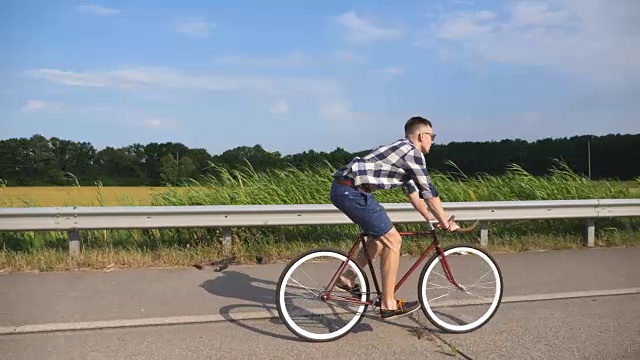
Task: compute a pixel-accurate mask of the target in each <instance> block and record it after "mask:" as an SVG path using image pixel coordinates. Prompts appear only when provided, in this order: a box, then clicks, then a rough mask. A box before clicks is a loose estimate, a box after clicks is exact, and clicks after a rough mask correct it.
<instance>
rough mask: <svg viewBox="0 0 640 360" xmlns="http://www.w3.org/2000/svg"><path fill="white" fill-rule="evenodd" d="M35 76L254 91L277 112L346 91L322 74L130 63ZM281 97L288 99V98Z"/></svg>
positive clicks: (128, 86)
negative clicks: (233, 71)
mask: <svg viewBox="0 0 640 360" xmlns="http://www.w3.org/2000/svg"><path fill="white" fill-rule="evenodd" d="M28 74H29V75H31V76H32V77H35V78H40V79H45V80H48V81H51V82H54V83H57V84H61V85H65V86H74V87H88V88H95V89H101V88H116V89H121V90H144V89H158V88H164V89H175V90H207V91H216V92H242V93H254V94H258V95H259V96H263V97H266V98H267V99H269V100H270V101H273V102H274V106H273V107H272V108H271V109H270V110H271V111H275V112H280V113H282V112H286V111H288V110H289V105H290V103H289V101H291V100H292V99H299V98H308V99H312V100H313V101H316V102H317V104H319V106H320V104H322V103H327V102H341V101H344V99H345V94H344V93H343V90H342V88H341V84H340V83H339V82H338V81H335V80H331V79H321V78H303V77H293V78H286V77H283V78H278V77H267V76H262V77H261V76H230V75H217V74H209V73H185V72H181V71H178V70H175V69H171V68H165V67H130V68H121V69H115V70H110V71H85V72H78V71H71V70H59V69H35V70H31V71H29V72H28ZM281 99H288V101H286V102H284V100H281Z"/></svg>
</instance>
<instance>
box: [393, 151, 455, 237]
mask: <svg viewBox="0 0 640 360" xmlns="http://www.w3.org/2000/svg"><path fill="white" fill-rule="evenodd" d="M405 161H406V162H407V164H408V165H409V170H410V171H409V172H410V174H411V178H412V180H413V184H415V186H414V185H413V184H407V185H406V186H405V191H406V193H407V195H408V196H409V200H410V201H411V204H412V205H413V207H414V208H416V210H418V211H419V212H420V214H422V216H423V217H424V218H425V219H426V220H427V221H429V220H430V219H431V217H430V216H429V211H427V208H428V210H430V211H431V213H433V215H434V216H435V218H436V219H437V220H438V222H439V223H440V224H439V225H440V226H441V227H443V228H446V229H448V230H450V231H453V230H455V229H457V228H458V227H459V226H458V225H457V224H456V223H455V222H449V219H448V217H447V215H446V213H445V211H444V209H443V208H442V203H441V202H440V197H439V194H438V191H437V189H436V187H435V185H434V184H433V183H432V182H431V177H430V176H429V172H428V171H427V167H426V165H427V164H426V162H425V160H424V156H423V155H422V154H421V153H420V152H418V150H415V151H414V152H411V153H408V154H407V155H405ZM416 187H417V188H416ZM419 195H421V196H419ZM420 198H423V199H424V203H426V205H427V208H425V207H424V206H422V204H421V203H423V201H420Z"/></svg>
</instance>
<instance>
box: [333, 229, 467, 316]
mask: <svg viewBox="0 0 640 360" xmlns="http://www.w3.org/2000/svg"><path fill="white" fill-rule="evenodd" d="M451 220H453V217H452V218H451ZM477 224H478V221H476V222H475V223H474V224H473V225H471V226H469V227H467V228H461V229H458V230H456V232H469V231H471V230H473V229H474V228H475V227H476V226H477ZM400 235H401V236H423V235H431V236H432V237H433V240H432V241H431V244H430V245H429V247H428V248H427V249H426V250H424V251H423V252H422V255H420V257H419V258H418V260H416V262H415V263H413V265H412V266H411V268H410V269H409V270H407V272H406V273H405V274H404V275H403V276H402V278H400V280H399V281H398V283H397V284H396V286H395V288H394V293H395V292H397V291H398V289H400V287H401V286H402V285H403V284H404V283H405V281H407V279H408V278H409V276H411V274H412V273H413V272H414V271H415V270H416V269H417V268H418V266H419V265H420V264H421V263H422V262H423V261H424V260H425V259H426V258H427V257H428V256H429V255H430V254H431V251H433V250H434V249H435V250H436V252H437V253H438V255H439V256H440V260H441V263H442V268H443V270H444V273H445V276H446V277H447V280H449V282H451V284H453V285H454V286H455V287H457V288H458V289H461V290H462V288H461V287H460V286H459V285H458V283H457V282H456V281H455V279H454V278H453V274H452V273H451V269H450V268H449V263H448V262H447V258H446V256H445V255H444V251H442V247H441V246H440V240H439V239H438V235H437V234H436V229H435V228H432V229H430V230H425V231H406V232H400ZM366 236H367V233H366V232H360V233H359V234H358V236H357V239H356V241H355V243H354V244H353V246H352V247H351V249H350V250H349V253H348V255H347V259H345V260H344V261H343V262H342V264H341V265H340V267H339V268H338V270H337V271H336V273H335V274H334V275H333V277H332V278H331V281H330V282H329V285H328V286H327V288H326V291H325V292H324V294H323V295H322V299H323V300H339V301H346V302H350V303H356V304H366V305H372V304H373V303H374V300H369V301H361V300H358V299H356V298H348V297H343V296H333V295H331V292H332V291H333V288H334V286H335V285H336V282H337V281H338V277H339V276H340V275H341V274H342V272H343V271H344V269H345V268H346V266H347V262H348V261H349V260H351V259H353V258H354V256H355V255H356V250H357V249H358V247H359V246H360V245H361V246H362V247H363V249H364V253H365V255H366V258H367V264H368V265H369V268H370V269H371V277H372V278H373V285H374V286H375V289H376V293H377V295H378V296H380V295H381V294H382V292H381V291H380V286H379V284H378V279H377V277H376V272H375V269H374V267H373V261H372V259H371V256H370V255H369V252H368V250H367V246H366V241H365V237H366ZM363 270H365V269H363Z"/></svg>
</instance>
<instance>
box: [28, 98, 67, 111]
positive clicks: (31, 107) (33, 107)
mask: <svg viewBox="0 0 640 360" xmlns="http://www.w3.org/2000/svg"><path fill="white" fill-rule="evenodd" d="M63 108H64V104H63V103H60V102H48V101H42V100H29V101H27V103H26V104H24V106H22V111H24V112H34V111H40V110H60V109H63Z"/></svg>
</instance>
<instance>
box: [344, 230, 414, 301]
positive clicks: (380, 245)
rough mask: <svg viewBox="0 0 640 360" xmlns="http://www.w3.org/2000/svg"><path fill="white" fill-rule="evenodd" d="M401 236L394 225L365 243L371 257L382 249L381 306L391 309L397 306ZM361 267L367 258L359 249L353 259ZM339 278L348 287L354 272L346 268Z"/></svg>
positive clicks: (365, 263)
mask: <svg viewBox="0 0 640 360" xmlns="http://www.w3.org/2000/svg"><path fill="white" fill-rule="evenodd" d="M401 244H402V237H401V236H400V233H399V232H398V230H397V229H396V228H395V226H394V227H393V228H392V229H391V230H390V231H389V232H388V233H386V234H385V235H383V236H381V237H380V238H377V239H368V240H367V243H366V247H367V252H368V253H369V256H370V257H371V258H372V259H375V257H376V256H377V255H378V253H379V252H380V250H381V249H382V259H381V262H380V273H381V275H382V278H381V287H382V289H381V290H382V299H381V300H382V301H381V304H380V306H381V308H382V309H389V310H393V309H396V308H397V304H396V298H395V291H394V290H395V286H396V278H397V274H398V266H399V262H400V246H401ZM353 261H354V262H355V263H357V264H358V265H360V266H361V267H363V268H364V267H365V265H367V258H366V255H365V254H364V251H363V250H362V249H360V251H359V252H358V256H357V257H356V258H355V259H353ZM341 280H342V281H343V282H344V283H345V284H346V285H347V286H349V287H351V286H353V285H354V284H353V282H354V281H355V274H354V273H353V272H352V271H350V270H346V271H345V272H343V274H342V276H341Z"/></svg>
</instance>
